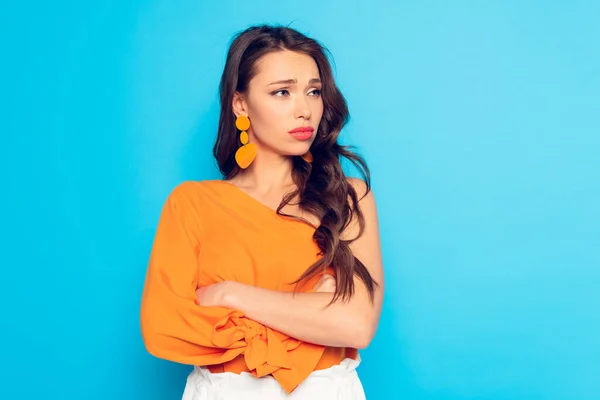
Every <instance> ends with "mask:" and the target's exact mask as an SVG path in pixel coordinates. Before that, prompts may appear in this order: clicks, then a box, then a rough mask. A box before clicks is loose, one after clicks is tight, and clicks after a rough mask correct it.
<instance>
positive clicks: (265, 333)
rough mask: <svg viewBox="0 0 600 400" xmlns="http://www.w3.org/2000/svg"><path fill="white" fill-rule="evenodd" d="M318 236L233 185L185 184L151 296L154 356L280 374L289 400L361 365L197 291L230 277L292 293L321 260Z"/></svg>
mask: <svg viewBox="0 0 600 400" xmlns="http://www.w3.org/2000/svg"><path fill="white" fill-rule="evenodd" d="M313 233H314V228H313V227H311V226H309V225H307V224H305V223H303V222H300V221H296V220H293V219H290V218H286V217H282V216H280V215H277V213H276V212H275V211H274V210H272V209H271V208H269V207H267V206H266V205H263V204H262V203H260V202H258V201H257V200H255V199H254V198H252V197H251V196H249V195H248V194H246V193H245V192H244V191H242V190H241V189H239V188H237V187H236V186H234V185H232V184H230V183H228V182H225V181H218V180H215V181H202V182H192V181H188V182H184V183H182V184H180V185H179V186H177V187H176V188H175V189H174V190H173V192H172V193H171V194H170V195H169V196H168V198H167V200H166V202H165V205H164V207H163V209H162V213H161V216H160V220H159V223H158V228H157V230H156V235H155V238H154V243H153V246H152V253H151V255H150V262H149V265H148V271H147V275H146V281H145V285H144V292H143V296H142V304H141V328H142V336H143V339H144V343H145V345H146V348H147V350H148V352H149V353H151V354H152V355H154V356H156V357H159V358H163V359H167V360H171V361H175V362H179V363H183V364H191V365H200V366H207V367H208V368H209V369H210V371H211V372H234V373H240V372H242V371H246V372H250V373H252V374H253V375H254V376H256V377H262V376H265V375H272V376H273V377H274V378H275V379H276V380H277V381H278V382H279V383H280V384H281V386H282V387H283V389H284V390H285V391H286V392H288V393H290V392H292V391H293V390H294V389H295V388H296V387H297V386H298V385H299V384H300V383H301V382H302V381H303V380H304V379H306V377H308V375H309V374H310V373H311V372H313V371H315V370H319V369H324V368H329V367H331V366H333V365H336V364H339V363H340V361H342V360H343V359H344V358H346V357H350V358H356V357H357V350H356V349H351V348H335V347H324V346H321V345H316V344H313V343H306V342H302V341H300V340H297V339H295V338H293V337H289V336H287V335H284V334H282V333H281V332H278V331H275V330H273V329H271V328H268V327H266V326H264V325H261V324H259V323H257V322H256V321H253V320H251V319H248V318H246V317H245V316H244V313H242V312H241V311H238V310H232V309H227V308H223V307H205V306H198V305H196V303H195V299H196V293H195V291H196V289H197V288H198V287H201V286H205V285H209V284H212V283H216V282H221V281H224V280H233V281H238V282H242V283H245V284H249V285H253V286H258V287H263V288H268V289H273V290H280V291H293V290H294V285H293V284H291V282H293V281H294V280H296V279H297V278H298V277H300V275H301V274H302V273H303V272H304V271H306V269H307V268H308V267H309V266H310V265H311V264H312V263H313V262H315V261H316V260H317V259H318V257H319V256H318V252H319V248H318V246H317V245H316V243H315V242H314V241H313V240H312V235H313ZM318 279H319V277H315V278H314V279H313V280H311V281H309V282H305V283H304V284H303V285H301V286H300V290H301V291H310V290H311V288H312V287H313V286H314V285H315V284H316V282H317V280H318Z"/></svg>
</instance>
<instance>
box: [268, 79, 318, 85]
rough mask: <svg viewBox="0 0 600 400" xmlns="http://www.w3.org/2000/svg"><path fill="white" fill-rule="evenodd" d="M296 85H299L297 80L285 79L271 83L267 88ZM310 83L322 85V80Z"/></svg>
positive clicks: (310, 82)
mask: <svg viewBox="0 0 600 400" xmlns="http://www.w3.org/2000/svg"><path fill="white" fill-rule="evenodd" d="M296 83H298V80H297V79H285V80H281V81H276V82H271V83H269V84H268V85H267V86H271V85H292V84H296ZM308 83H309V85H314V84H315V83H321V80H320V79H319V78H313V79H311V80H310V81H308Z"/></svg>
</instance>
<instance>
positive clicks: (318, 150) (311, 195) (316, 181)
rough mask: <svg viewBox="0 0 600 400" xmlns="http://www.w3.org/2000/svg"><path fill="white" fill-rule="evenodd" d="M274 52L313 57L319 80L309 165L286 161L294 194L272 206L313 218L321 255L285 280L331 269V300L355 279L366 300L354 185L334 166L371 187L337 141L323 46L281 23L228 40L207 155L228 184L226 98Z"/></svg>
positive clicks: (343, 116) (336, 104)
mask: <svg viewBox="0 0 600 400" xmlns="http://www.w3.org/2000/svg"><path fill="white" fill-rule="evenodd" d="M282 50H289V51H294V52H298V53H303V54H306V55H308V56H310V57H312V58H313V59H314V60H315V62H316V63H317V66H318V68H319V73H320V75H321V82H322V89H321V97H322V99H323V116H322V118H321V121H320V124H319V127H318V129H317V134H316V137H315V140H314V142H313V143H312V145H311V148H310V152H311V153H312V155H313V162H312V163H307V162H305V161H304V160H303V159H302V158H301V157H293V172H292V179H293V181H294V183H295V184H296V186H297V189H296V190H295V191H293V192H292V193H289V194H288V195H286V196H285V197H284V198H283V200H282V202H281V204H280V205H279V207H278V208H277V213H278V214H279V215H283V216H286V217H292V218H296V219H300V218H299V217H295V216H291V215H288V214H284V213H282V212H281V210H282V209H283V207H285V205H287V204H289V203H290V201H291V200H292V199H294V198H298V199H299V203H298V206H299V207H300V208H301V209H302V210H304V211H307V212H309V213H311V214H313V215H315V216H316V217H317V218H318V219H319V221H320V225H319V226H317V227H315V228H316V229H315V232H314V234H313V239H314V241H315V243H316V244H317V245H318V247H319V249H320V253H319V255H320V256H321V257H320V258H319V260H318V261H316V262H315V263H314V264H313V265H311V266H310V267H309V268H308V269H307V270H306V271H305V272H304V273H303V274H302V276H300V277H299V278H298V279H297V280H296V281H295V282H293V283H296V284H298V283H300V282H301V281H302V280H304V279H310V278H313V277H315V276H317V275H318V274H319V273H320V272H323V271H324V270H325V269H326V268H327V267H329V266H331V267H332V268H333V270H334V271H335V277H336V291H335V294H334V297H333V300H332V303H333V302H335V301H336V300H338V299H340V298H341V299H342V300H349V299H350V297H351V296H352V295H353V294H354V289H355V285H354V277H355V276H356V277H358V278H359V279H360V280H362V282H363V283H364V284H365V287H366V288H367V290H368V292H369V295H370V298H371V301H373V298H374V288H375V286H376V285H377V283H376V282H375V281H374V280H373V278H372V277H371V274H370V273H369V271H368V270H367V268H366V267H365V266H364V264H363V263H362V262H361V261H360V260H359V259H358V258H356V257H355V256H354V255H353V254H352V251H351V249H350V247H349V245H350V243H352V242H353V241H354V240H356V239H357V238H358V237H360V236H361V235H362V233H363V231H364V225H365V221H364V216H363V213H362V211H361V209H360V207H359V200H360V199H359V198H358V195H357V193H356V190H355V189H354V187H353V186H352V185H351V184H350V183H348V180H347V179H346V175H345V174H344V172H343V170H342V166H341V162H340V161H341V159H342V157H343V158H345V159H347V160H349V161H350V162H351V163H352V164H353V165H354V166H355V167H356V168H357V169H358V171H359V172H360V174H361V175H362V178H363V180H364V182H365V184H366V192H365V195H366V194H367V193H368V192H369V191H370V190H371V184H370V172H369V169H368V167H367V164H366V162H365V160H364V159H363V158H362V157H361V156H360V155H358V154H357V153H355V152H354V151H352V148H351V147H349V146H342V145H340V144H338V136H339V133H340V131H341V130H342V128H343V127H344V125H346V123H347V122H348V119H349V113H348V106H347V104H346V100H345V98H344V96H343V95H342V93H341V92H340V90H339V89H338V87H337V86H336V84H335V81H334V77H333V73H332V69H331V65H330V63H329V59H328V57H327V54H329V53H328V51H327V50H326V49H325V47H324V46H322V45H321V44H320V43H319V42H317V41H316V40H314V39H311V38H309V37H307V36H305V35H303V34H302V33H300V32H298V31H296V30H294V29H291V28H288V27H282V26H271V25H261V26H253V27H250V28H248V29H246V30H244V31H243V32H240V33H238V34H237V35H236V36H235V37H234V39H233V41H232V42H231V45H230V47H229V51H228V53H227V59H226V62H225V68H224V70H223V74H222V77H221V82H220V86H219V94H220V103H221V112H220V117H219V128H218V135H217V139H216V142H215V145H214V148H213V154H214V157H215V159H216V160H217V164H218V166H219V169H220V171H221V174H222V175H223V176H224V177H225V179H231V178H233V177H234V176H236V175H237V174H238V173H239V172H240V170H241V169H240V167H239V166H238V165H237V163H236V162H235V156H234V155H235V152H236V150H237V149H238V148H239V147H240V146H241V142H240V140H239V135H238V134H237V129H236V127H235V118H234V117H235V115H234V113H233V105H232V100H233V96H234V94H235V92H236V91H237V92H240V93H244V92H246V91H247V89H248V84H249V82H250V80H251V79H252V78H253V77H254V76H255V75H256V74H257V72H258V71H257V68H256V63H257V61H258V60H259V59H260V58H261V57H263V56H264V55H266V54H268V53H272V52H277V51H282ZM354 218H356V220H357V221H358V224H359V233H358V235H357V237H355V238H352V239H349V240H343V239H342V238H341V234H342V232H343V231H344V229H345V228H346V227H348V226H349V224H350V223H351V222H352V221H353V219H354ZM303 221H304V222H306V223H309V222H308V221H306V220H303Z"/></svg>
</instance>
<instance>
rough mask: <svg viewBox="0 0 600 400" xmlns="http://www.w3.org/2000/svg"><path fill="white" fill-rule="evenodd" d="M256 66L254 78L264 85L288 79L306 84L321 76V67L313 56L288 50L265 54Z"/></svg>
mask: <svg viewBox="0 0 600 400" xmlns="http://www.w3.org/2000/svg"><path fill="white" fill-rule="evenodd" d="M256 68H257V74H256V76H255V77H254V79H255V80H256V83H259V84H263V85H268V84H269V83H271V82H277V81H282V80H288V79H296V80H297V82H298V83H300V84H304V83H308V82H309V81H310V80H311V79H315V78H319V68H318V66H317V63H316V62H315V60H314V59H313V58H312V57H311V56H309V55H306V54H304V53H298V52H293V51H288V50H283V51H277V52H273V53H269V54H265V55H264V56H263V57H261V58H260V59H259V60H258V61H257V63H256Z"/></svg>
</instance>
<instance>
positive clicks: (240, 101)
mask: <svg viewBox="0 0 600 400" xmlns="http://www.w3.org/2000/svg"><path fill="white" fill-rule="evenodd" d="M231 106H232V109H233V113H234V114H235V116H236V117H239V116H240V115H246V116H247V115H248V110H247V107H246V101H245V100H244V96H243V95H242V94H241V93H240V92H235V93H234V94H233V99H232V101H231Z"/></svg>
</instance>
